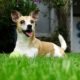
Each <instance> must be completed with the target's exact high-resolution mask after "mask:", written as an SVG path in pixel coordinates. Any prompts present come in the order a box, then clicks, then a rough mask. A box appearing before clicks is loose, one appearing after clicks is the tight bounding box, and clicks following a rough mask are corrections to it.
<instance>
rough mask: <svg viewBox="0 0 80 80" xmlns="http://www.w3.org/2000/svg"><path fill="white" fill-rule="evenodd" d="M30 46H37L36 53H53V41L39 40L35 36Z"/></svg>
mask: <svg viewBox="0 0 80 80" xmlns="http://www.w3.org/2000/svg"><path fill="white" fill-rule="evenodd" d="M30 45H31V47H32V46H33V47H36V48H38V55H46V54H47V53H50V55H52V54H53V53H54V47H53V43H50V42H44V41H40V40H39V39H37V38H35V39H34V40H33V41H32V42H31V43H30Z"/></svg>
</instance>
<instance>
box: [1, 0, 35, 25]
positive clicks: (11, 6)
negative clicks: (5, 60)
mask: <svg viewBox="0 0 80 80" xmlns="http://www.w3.org/2000/svg"><path fill="white" fill-rule="evenodd" d="M34 9H36V4H35V3H34V2H33V1H32V0H0V25H3V26H4V25H5V26H10V25H11V19H10V14H11V11H12V10H18V11H20V12H21V13H22V14H26V15H27V14H29V12H31V11H32V10H34Z"/></svg>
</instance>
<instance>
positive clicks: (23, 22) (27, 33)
mask: <svg viewBox="0 0 80 80" xmlns="http://www.w3.org/2000/svg"><path fill="white" fill-rule="evenodd" d="M11 17H12V21H13V22H15V23H16V24H17V36H18V37H17V42H16V47H15V49H14V52H12V53H11V54H10V57H13V56H15V57H17V56H23V55H24V56H27V57H35V56H38V55H46V56H57V57H63V56H64V54H65V52H64V51H65V50H66V48H67V44H66V42H65V40H64V38H63V37H62V36H61V35H59V41H60V43H61V47H59V46H57V45H56V44H54V43H50V42H44V41H40V40H39V39H37V38H36V37H35V23H36V21H37V19H38V17H39V10H35V11H33V12H31V13H30V14H29V16H23V15H22V14H21V13H19V12H18V11H16V10H14V11H12V13H11ZM17 52H18V55H17Z"/></svg>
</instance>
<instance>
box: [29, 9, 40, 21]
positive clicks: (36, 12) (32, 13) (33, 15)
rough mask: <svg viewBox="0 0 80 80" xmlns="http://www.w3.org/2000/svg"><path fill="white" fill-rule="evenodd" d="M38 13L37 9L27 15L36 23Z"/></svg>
mask: <svg viewBox="0 0 80 80" xmlns="http://www.w3.org/2000/svg"><path fill="white" fill-rule="evenodd" d="M39 12H40V10H38V9H37V10H34V11H32V12H31V13H30V14H29V15H30V16H32V18H34V19H35V21H37V19H38V18H39Z"/></svg>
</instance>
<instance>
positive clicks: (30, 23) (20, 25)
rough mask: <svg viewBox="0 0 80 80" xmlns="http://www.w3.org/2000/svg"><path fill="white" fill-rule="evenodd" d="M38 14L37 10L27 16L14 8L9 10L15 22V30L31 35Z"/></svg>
mask: <svg viewBox="0 0 80 80" xmlns="http://www.w3.org/2000/svg"><path fill="white" fill-rule="evenodd" d="M38 16H39V10H35V11H32V12H31V13H30V14H29V15H28V16H23V15H22V14H21V13H20V12H18V11H16V10H14V11H12V12H11V18H12V21H13V22H15V23H16V24H17V30H18V32H20V33H24V34H25V35H26V36H28V37H31V36H32V35H33V32H35V22H36V21H37V19H38Z"/></svg>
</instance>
